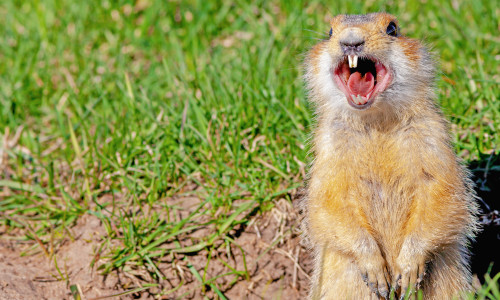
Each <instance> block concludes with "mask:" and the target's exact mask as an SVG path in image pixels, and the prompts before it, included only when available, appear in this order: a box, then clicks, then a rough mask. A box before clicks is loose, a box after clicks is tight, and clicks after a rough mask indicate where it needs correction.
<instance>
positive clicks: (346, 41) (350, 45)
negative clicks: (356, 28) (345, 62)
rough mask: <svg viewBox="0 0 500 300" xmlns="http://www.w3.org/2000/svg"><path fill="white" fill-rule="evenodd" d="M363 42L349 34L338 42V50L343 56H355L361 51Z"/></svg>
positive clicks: (360, 38)
mask: <svg viewBox="0 0 500 300" xmlns="http://www.w3.org/2000/svg"><path fill="white" fill-rule="evenodd" d="M364 45H365V40H364V39H363V38H362V37H360V36H356V35H354V34H349V35H347V36H345V37H343V38H342V39H341V40H340V48H341V49H342V51H343V52H344V54H357V53H359V52H361V51H362V50H363V47H364Z"/></svg>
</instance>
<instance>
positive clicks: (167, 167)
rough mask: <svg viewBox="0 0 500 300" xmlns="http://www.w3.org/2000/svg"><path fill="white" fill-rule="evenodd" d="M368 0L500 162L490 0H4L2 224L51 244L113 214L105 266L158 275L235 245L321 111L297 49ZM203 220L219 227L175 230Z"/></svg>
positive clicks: (0, 30) (495, 15)
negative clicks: (433, 73) (431, 61)
mask: <svg viewBox="0 0 500 300" xmlns="http://www.w3.org/2000/svg"><path fill="white" fill-rule="evenodd" d="M371 11H388V12H390V13H394V14H396V15H397V16H399V19H400V23H401V24H402V32H403V34H405V35H409V36H411V37H416V38H420V39H424V40H425V41H427V42H428V43H429V45H430V46H431V47H432V48H433V49H434V50H435V51H436V53H437V56H436V58H437V60H438V61H439V63H440V65H441V73H440V74H439V76H438V88H439V92H438V94H439V102H440V103H441V105H442V106H443V109H444V111H445V114H446V115H447V116H448V117H449V119H450V120H451V122H452V134H453V137H454V141H455V145H456V150H457V152H458V153H459V154H460V156H461V157H462V158H464V159H465V161H466V162H468V163H475V165H476V166H478V168H480V169H481V170H486V171H485V172H486V173H487V172H488V170H498V169H500V160H498V157H499V156H498V155H499V153H500V149H498V148H496V145H500V135H498V134H497V132H498V131H499V129H500V102H499V101H498V99H497V97H498V95H499V94H500V88H499V85H498V83H499V82H500V78H499V76H498V71H499V61H500V53H499V47H498V45H499V42H500V40H499V38H498V34H497V32H498V28H499V24H498V20H499V17H500V11H499V10H498V7H497V6H496V2H495V1H489V0H482V1H467V2H466V1H453V2H448V1H406V2H405V1H387V2H383V1H329V3H326V2H325V1H321V2H319V1H308V2H305V1H278V0H274V1H168V2H167V1H154V0H150V1H148V0H138V1H79V2H78V1H76V2H75V1H67V0H52V1H51V0H37V1H14V0H5V1H2V3H1V4H0V36H1V37H2V38H1V39H0V137H3V138H1V139H0V150H1V152H0V153H1V155H0V172H1V173H0V195H1V197H2V201H1V203H0V222H1V223H2V224H3V225H6V227H5V228H7V234H6V236H7V235H8V236H9V238H11V239H20V240H33V241H36V243H34V244H33V247H32V249H30V250H29V251H27V253H28V254H29V253H36V252H40V251H43V252H46V254H47V255H48V256H49V257H50V256H51V255H52V254H53V253H54V252H55V251H57V248H58V245H59V244H60V242H61V241H62V240H63V239H64V238H67V235H68V232H69V230H68V229H69V228H71V226H72V225H73V224H74V223H75V221H76V220H77V219H78V218H79V217H81V216H82V215H84V214H93V215H96V216H98V217H99V218H101V219H102V220H103V222H105V224H106V225H107V233H108V235H107V238H106V240H105V241H104V242H103V243H102V245H101V248H100V249H99V253H101V254H100V256H101V259H100V260H96V264H97V265H99V266H100V268H101V270H102V271H103V272H109V271H111V270H114V269H116V268H118V269H121V270H124V269H126V268H144V269H147V270H148V272H150V273H151V278H153V279H158V277H161V274H160V273H159V272H156V270H157V269H156V267H155V266H156V261H157V260H158V259H159V258H161V257H163V256H166V255H169V254H170V253H173V252H177V253H178V252H181V253H197V252H198V251H200V250H202V249H207V248H211V247H218V246H220V245H221V242H222V243H231V240H230V238H228V237H227V233H228V232H229V231H230V230H231V229H233V228H234V227H235V226H237V225H239V224H243V225H245V224H247V222H248V220H249V219H248V216H250V215H254V214H258V213H260V212H262V211H266V210H269V209H270V208H271V207H272V206H273V201H274V200H276V199H279V198H283V197H285V198H287V197H288V194H289V192H290V191H291V190H293V189H295V188H297V187H299V186H301V185H302V184H303V180H304V174H305V172H306V164H307V162H308V160H309V159H310V158H308V156H307V151H308V145H307V140H308V135H309V131H310V128H311V124H312V115H311V111H310V109H309V106H308V104H307V102H306V99H305V94H304V89H303V84H302V81H301V78H300V76H301V61H302V59H303V54H304V53H305V51H307V49H308V48H309V47H310V46H311V45H313V44H314V43H315V42H316V41H317V39H321V38H324V37H325V36H327V33H328V30H329V26H328V22H327V21H328V19H329V17H330V16H331V15H335V14H337V13H365V12H371ZM485 162H487V163H485ZM178 196H189V197H196V198H199V199H200V204H199V210H197V211H195V212H193V213H192V214H191V215H189V216H188V217H187V218H184V219H183V220H178V219H175V218H173V219H171V218H170V216H171V213H173V212H175V211H176V209H177V208H176V207H175V206H172V205H168V204H167V201H166V199H170V198H172V197H178ZM199 215H203V216H205V218H204V219H203V221H200V218H198V217H197V216H199ZM201 226H209V227H210V228H212V229H213V230H211V231H210V232H209V234H207V236H205V237H203V238H198V239H193V241H192V243H190V244H189V246H185V245H182V244H180V243H178V240H177V237H178V235H180V234H182V233H184V232H188V231H189V230H190V229H193V228H196V227H201ZM167 245H168V247H167ZM238 272H239V273H238ZM234 273H235V274H238V276H242V277H244V276H245V274H244V273H245V272H240V271H238V270H235V271H234ZM492 277H493V275H492ZM208 280H209V279H208V278H202V281H208ZM497 280H498V276H497ZM212 285H213V284H212ZM212 288H214V289H217V287H216V286H212ZM493 290H494V289H493ZM497 292H498V291H497ZM497 296H498V295H497ZM221 297H222V296H221Z"/></svg>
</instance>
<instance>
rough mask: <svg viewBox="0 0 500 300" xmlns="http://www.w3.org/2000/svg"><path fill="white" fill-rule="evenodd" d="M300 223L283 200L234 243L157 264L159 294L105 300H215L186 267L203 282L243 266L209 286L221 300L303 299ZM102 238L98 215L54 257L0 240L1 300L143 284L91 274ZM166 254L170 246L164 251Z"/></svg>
mask: <svg viewBox="0 0 500 300" xmlns="http://www.w3.org/2000/svg"><path fill="white" fill-rule="evenodd" d="M184 200H186V201H184V202H185V203H184V206H185V207H186V206H189V205H192V204H193V203H192V202H193V201H192V200H193V199H192V198H186V199H184ZM178 202H179V203H183V201H178ZM189 210H190V209H186V212H188V211H189ZM298 219H299V218H298V214H297V213H296V211H295V210H294V209H293V207H292V205H291V204H290V203H289V202H288V201H286V200H284V199H282V200H280V201H278V202H277V203H276V206H275V207H274V208H273V209H272V210H271V211H269V212H267V213H265V214H263V215H258V216H252V217H251V222H250V225H248V226H246V227H244V228H243V227H239V228H238V227H237V228H235V229H234V230H232V231H231V232H230V233H229V236H230V237H231V238H232V239H233V240H234V242H233V243H230V244H222V242H221V243H220V246H219V247H215V250H212V253H208V251H207V250H203V251H200V252H198V253H195V254H190V255H187V254H172V255H168V256H167V257H165V258H163V259H162V260H160V261H159V262H158V266H159V271H160V272H161V273H162V277H163V279H162V280H160V281H157V283H159V284H160V287H161V289H160V288H157V287H155V288H152V289H146V290H144V291H142V292H137V293H134V294H128V295H125V296H115V297H109V298H108V297H105V298H106V299H139V298H140V299H153V297H154V295H158V293H159V292H160V291H163V292H164V293H163V296H161V299H177V298H181V299H201V298H203V295H205V296H206V297H208V298H210V299H213V298H217V294H216V292H215V291H214V290H212V289H211V287H210V286H201V285H200V283H199V281H198V280H197V279H196V278H195V277H194V276H193V274H192V272H191V271H190V269H189V268H190V267H191V268H192V267H194V268H195V269H196V270H197V272H198V273H199V274H200V275H201V276H206V278H213V277H215V276H217V275H222V274H225V273H228V272H230V268H228V265H229V266H230V267H231V268H234V269H236V270H239V271H242V270H245V265H246V270H247V271H248V274H249V276H248V278H245V277H243V278H242V277H241V276H240V277H237V276H236V275H227V276H222V277H220V278H218V279H216V280H215V283H216V284H217V285H216V286H217V287H218V288H219V289H220V291H221V292H222V293H223V294H224V295H225V296H226V297H227V298H229V299H304V297H305V295H306V293H307V288H308V285H309V275H308V274H309V273H310V270H311V259H310V257H309V255H308V250H307V249H306V247H305V246H304V245H302V244H301V243H300V236H299V235H300V234H299V230H298V226H297V225H298ZM208 230H210V229H208V228H201V229H200V230H198V231H197V232H190V233H189V235H190V237H195V236H202V235H203V234H206V232H207V231H208ZM105 232H106V231H105V228H104V225H103V224H102V223H101V221H100V220H99V219H98V218H97V217H95V216H93V215H84V216H83V217H81V218H80V219H79V220H78V222H77V223H76V225H75V226H74V227H73V228H71V233H72V235H73V239H72V240H70V239H66V240H65V241H64V242H63V244H62V245H61V246H60V247H58V249H57V251H55V254H54V255H52V256H47V255H45V254H44V252H42V251H39V253H38V254H34V255H27V256H20V253H21V252H22V251H26V250H27V249H28V248H30V247H31V248H32V247H33V243H30V244H27V243H21V242H16V241H14V240H12V239H11V240H7V239H6V235H4V238H3V239H0V270H1V272H0V299H75V298H74V296H73V294H72V292H71V291H70V286H73V289H74V288H75V287H76V288H77V289H78V291H79V292H77V293H78V294H79V295H82V296H83V297H82V299H96V298H100V297H104V296H111V295H117V294H119V293H121V292H124V291H127V290H131V289H134V288H137V287H141V286H143V285H144V284H145V283H147V282H149V279H148V278H150V277H148V276H147V274H146V275H144V274H141V272H142V273H147V272H145V271H144V270H142V271H141V270H140V269H137V270H130V269H129V270H128V271H115V272H114V273H111V274H108V275H107V276H103V275H100V272H99V271H98V270H96V267H97V266H98V265H99V264H98V263H97V264H96V265H95V266H94V267H93V268H92V267H91V264H92V262H94V261H96V260H98V254H96V253H98V252H99V250H98V249H99V246H100V244H101V243H102V241H103V238H102V237H103V236H104V234H105ZM31 248H30V249H31ZM166 248H172V247H169V245H166ZM37 249H39V248H37ZM242 253H244V255H245V256H244V258H243V255H242ZM209 257H210V263H209V264H208V269H207V270H206V274H205V267H206V266H207V259H208V258H209ZM244 260H245V261H244ZM56 262H57V266H58V268H59V270H60V272H59V271H58V270H57V268H56V265H55V264H56ZM223 262H224V263H223ZM244 262H246V264H245V263H244ZM181 283H182V284H181ZM179 285H180V287H179ZM166 291H169V292H166ZM156 298H157V297H156Z"/></svg>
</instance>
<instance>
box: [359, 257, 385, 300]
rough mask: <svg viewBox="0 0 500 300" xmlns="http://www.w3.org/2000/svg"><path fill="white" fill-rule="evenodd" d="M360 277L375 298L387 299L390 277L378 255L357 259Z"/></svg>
mask: <svg viewBox="0 0 500 300" xmlns="http://www.w3.org/2000/svg"><path fill="white" fill-rule="evenodd" d="M358 266H359V270H360V271H361V276H362V277H363V280H364V281H365V282H366V284H367V285H368V287H369V288H370V290H371V291H372V292H373V293H375V294H376V295H377V296H379V297H382V298H384V299H389V282H390V276H389V273H388V272H387V266H386V263H385V260H384V258H383V257H382V255H380V253H378V254H375V255H371V256H365V257H363V258H361V259H358Z"/></svg>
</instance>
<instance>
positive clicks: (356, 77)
mask: <svg viewBox="0 0 500 300" xmlns="http://www.w3.org/2000/svg"><path fill="white" fill-rule="evenodd" d="M374 84H375V79H374V78H373V75H372V73H370V72H367V73H366V74H365V76H364V77H361V73H359V72H355V73H352V74H351V76H350V77H349V80H348V82H347V87H348V88H349V91H350V92H351V94H352V95H354V96H357V95H361V96H365V97H366V96H367V95H368V94H369V93H370V92H371V91H372V90H373V86H374Z"/></svg>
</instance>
